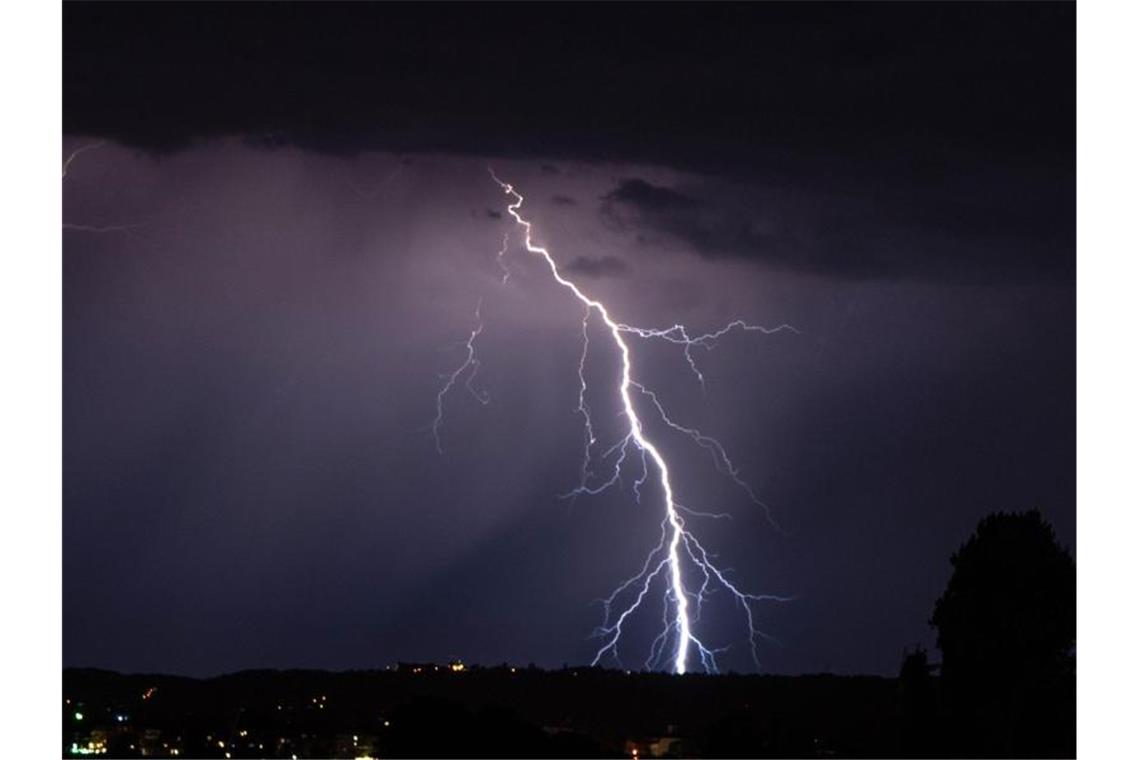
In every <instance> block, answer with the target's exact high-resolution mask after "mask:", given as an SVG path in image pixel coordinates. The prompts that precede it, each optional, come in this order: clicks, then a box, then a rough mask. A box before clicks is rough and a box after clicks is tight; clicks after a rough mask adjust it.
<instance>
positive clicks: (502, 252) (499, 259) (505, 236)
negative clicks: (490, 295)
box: [495, 232, 511, 285]
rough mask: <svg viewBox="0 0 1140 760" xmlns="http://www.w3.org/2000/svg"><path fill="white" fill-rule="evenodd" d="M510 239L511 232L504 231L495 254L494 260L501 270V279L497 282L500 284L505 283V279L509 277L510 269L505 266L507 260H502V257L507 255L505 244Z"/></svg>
mask: <svg viewBox="0 0 1140 760" xmlns="http://www.w3.org/2000/svg"><path fill="white" fill-rule="evenodd" d="M510 240H511V233H509V232H504V233H503V244H502V246H500V247H499V253H498V254H497V255H496V256H495V261H496V262H497V263H498V265H499V269H501V270H503V279H502V280H501V281H500V282H499V284H500V285H506V284H507V280H509V279H510V278H511V269H510V267H508V266H507V262H506V261H504V257H505V256H506V255H507V245H508V244H509V243H510Z"/></svg>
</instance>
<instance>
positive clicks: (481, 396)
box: [431, 298, 491, 454]
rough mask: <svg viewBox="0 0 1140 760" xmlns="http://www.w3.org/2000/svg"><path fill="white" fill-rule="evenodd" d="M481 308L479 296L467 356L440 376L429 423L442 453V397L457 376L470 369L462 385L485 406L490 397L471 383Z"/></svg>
mask: <svg viewBox="0 0 1140 760" xmlns="http://www.w3.org/2000/svg"><path fill="white" fill-rule="evenodd" d="M482 310H483V299H482V298H480V299H479V302H478V303H477V304H476V305H475V327H473V328H472V329H471V334H470V335H468V336H467V342H466V343H465V344H464V345H465V346H466V348H467V358H466V359H464V360H463V363H462V364H460V365H459V367H458V368H456V370H455V371H454V372H452V373H451V374H448V375H443V376H442V377H445V378H446V379H447V381H446V382H445V383H444V384H443V387H442V388H441V389H440V391H439V393H438V394H436V397H435V419H434V420H433V421H432V424H431V434H432V436H433V437H434V438H435V450H436V451H438V452H439V453H440V454H442V453H443V444H442V443H441V442H440V438H439V429H440V428H441V427H443V399H444V397H445V396H447V394H448V392H450V391H451V389H452V388H454V387H455V384H456V382H458V381H459V378H460V377H462V376H463V374H464V373H465V372H467V370H471V371H470V373H468V375H467V379H466V380H465V381H464V385H466V386H467V390H468V391H470V392H471V395H472V396H474V397H475V399H476V400H477V401H478V402H479V403H481V404H483V405H484V406H486V405H487V404H488V403H490V401H491V398H490V396H489V395H487V392H486V391H483V392H480V391H476V390H475V387H474V386H473V385H471V383H472V381H473V380H474V379H475V375H476V374H478V372H479V358H478V357H477V356H476V355H475V340H476V338H478V337H479V335H480V334H481V333H482V332H483V316H482Z"/></svg>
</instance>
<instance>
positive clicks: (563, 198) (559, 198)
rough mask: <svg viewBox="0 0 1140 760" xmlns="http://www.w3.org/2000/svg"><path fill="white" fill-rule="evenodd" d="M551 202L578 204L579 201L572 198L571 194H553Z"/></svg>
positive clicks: (559, 204) (561, 204)
mask: <svg viewBox="0 0 1140 760" xmlns="http://www.w3.org/2000/svg"><path fill="white" fill-rule="evenodd" d="M550 202H551V203H553V204H554V205H556V206H577V205H578V201H576V200H574V199H573V198H571V197H570V196H569V195H552V196H550Z"/></svg>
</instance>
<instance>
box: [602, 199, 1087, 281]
mask: <svg viewBox="0 0 1140 760" xmlns="http://www.w3.org/2000/svg"><path fill="white" fill-rule="evenodd" d="M986 179H987V181H988V182H990V183H997V182H999V181H1000V178H993V177H990V178H986ZM991 187H992V184H991ZM1071 194H1072V189H1071V188H1067V189H1066V188H1056V187H1052V186H1046V187H1043V188H1042V187H1032V188H1025V189H1024V190H1023V191H1022V192H1021V193H1014V192H1012V190H1011V191H1010V192H1004V193H1003V192H999V193H993V192H992V191H991V192H982V193H977V192H974V191H973V190H972V189H971V188H958V189H955V188H949V187H946V188H939V189H938V190H937V191H933V192H932V193H931V195H932V197H931V198H930V199H929V200H930V202H929V203H924V202H921V201H919V202H916V201H915V199H914V198H913V197H903V195H902V194H899V193H889V192H884V193H882V194H881V195H880V196H879V197H878V198H861V197H852V196H848V195H835V194H830V193H826V192H819V191H813V190H809V189H807V188H799V187H792V186H785V187H784V188H781V189H780V191H778V192H776V191H772V190H765V189H763V188H757V187H755V186H732V185H727V184H724V183H718V182H716V181H711V180H710V181H706V182H704V183H702V184H701V185H700V186H694V187H691V188H686V189H685V190H684V191H681V190H677V189H674V188H669V187H663V186H658V185H654V184H652V183H650V182H647V181H646V180H643V179H640V178H628V179H624V180H622V181H620V182H619V183H618V185H617V187H615V188H614V189H613V190H612V191H610V192H609V193H607V194H605V195H604V196H603V197H602V199H601V200H602V205H601V209H600V213H601V215H602V218H603V220H604V221H605V222H606V223H607V225H608V226H609V227H610V228H611V229H615V230H619V231H624V232H630V233H634V234H635V235H636V236H637V240H638V241H639V242H640V243H642V244H643V245H653V246H657V247H665V248H668V247H670V245H669V244H670V243H671V242H679V243H681V244H683V246H684V248H685V249H686V250H689V251H691V252H693V253H695V254H697V255H699V256H702V257H704V258H707V259H742V260H749V261H755V262H758V263H762V264H764V265H766V266H769V267H777V268H781V269H788V270H793V271H804V272H813V273H818V274H830V275H833V276H839V277H845V278H869V277H878V278H884V277H885V278H894V277H920V278H937V279H951V280H978V279H986V280H989V281H994V280H995V279H1024V278H1042V277H1043V278H1048V279H1058V278H1060V279H1071V278H1072V274H1073V264H1074V260H1073V248H1074V244H1075V234H1076V230H1075V226H1074V224H1073V221H1074V220H1073V219H1072V215H1071V210H1072V195H1071ZM1050 209H1051V210H1052V212H1053V213H1054V214H1055V215H1054V216H1053V217H1052V218H1051V219H1050V220H1043V219H1042V217H1041V213H1042V211H1044V210H1050ZM674 247H675V246H674Z"/></svg>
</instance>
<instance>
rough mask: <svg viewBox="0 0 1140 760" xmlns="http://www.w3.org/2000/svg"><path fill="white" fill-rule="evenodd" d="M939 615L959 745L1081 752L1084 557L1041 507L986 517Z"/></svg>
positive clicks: (935, 621)
mask: <svg viewBox="0 0 1140 760" xmlns="http://www.w3.org/2000/svg"><path fill="white" fill-rule="evenodd" d="M950 563H951V565H953V567H954V572H953V574H952V576H951V578H950V582H949V583H948V585H947V587H946V590H945V592H943V594H942V596H941V597H940V598H939V599H938V602H937V603H936V604H935V607H934V616H933V617H932V618H931V621H930V622H931V624H932V625H933V626H934V627H935V628H937V629H938V648H939V649H941V650H942V670H941V680H942V687H943V692H944V695H945V697H946V704H947V708H948V710H949V715H948V718H949V720H950V724H949V726H948V728H949V729H950V731H949V734H950V737H951V743H952V745H953V749H954V750H955V751H956V752H958V753H961V754H984V755H991V756H1008V755H1026V754H1030V755H1037V756H1045V755H1049V756H1053V755H1072V754H1074V753H1075V749H1076V748H1075V702H1074V701H1073V685H1074V678H1073V674H1074V664H1073V663H1074V645H1075V641H1076V565H1075V563H1074V562H1073V558H1072V556H1071V555H1070V554H1069V552H1068V551H1067V550H1066V549H1064V548H1062V547H1061V546H1060V545H1058V543H1057V540H1056V537H1055V536H1054V533H1053V529H1052V527H1051V526H1050V525H1049V524H1048V523H1047V522H1046V521H1045V520H1044V519H1043V518H1042V517H1041V515H1040V513H1038V512H1036V511H1032V512H1025V513H1020V514H1006V513H998V514H994V515H990V516H989V517H986V518H984V519H983V520H982V521H981V522H980V523H979V524H978V527H977V529H976V530H975V532H974V534H973V535H972V536H970V538H969V540H968V541H966V543H965V544H963V545H962V547H961V548H960V549H959V550H958V551H957V552H955V553H954V555H953V556H952V557H951V559H950Z"/></svg>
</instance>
